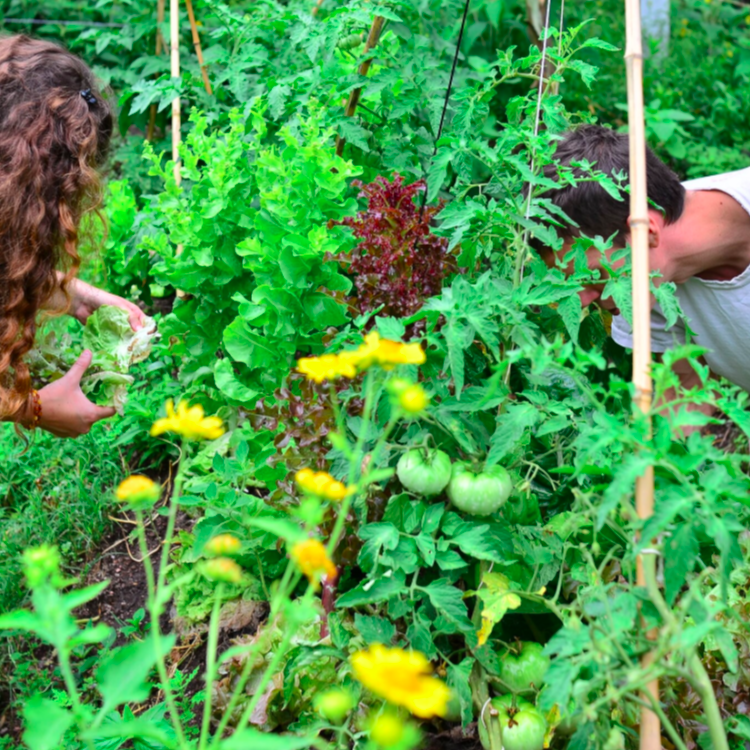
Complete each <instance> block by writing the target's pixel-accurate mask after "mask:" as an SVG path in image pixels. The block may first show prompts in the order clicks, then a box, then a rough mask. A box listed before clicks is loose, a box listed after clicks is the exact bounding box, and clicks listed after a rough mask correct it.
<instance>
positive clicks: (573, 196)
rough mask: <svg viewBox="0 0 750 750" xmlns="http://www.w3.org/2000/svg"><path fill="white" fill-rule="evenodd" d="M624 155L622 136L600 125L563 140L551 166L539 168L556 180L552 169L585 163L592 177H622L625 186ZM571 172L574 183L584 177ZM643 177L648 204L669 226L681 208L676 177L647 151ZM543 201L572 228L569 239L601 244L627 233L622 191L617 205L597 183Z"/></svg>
mask: <svg viewBox="0 0 750 750" xmlns="http://www.w3.org/2000/svg"><path fill="white" fill-rule="evenodd" d="M629 155H630V146H629V142H628V136H627V135H626V134H623V133H616V132H615V131H614V130H610V129H609V128H605V127H602V126H601V125H581V126H580V127H578V128H576V129H575V130H572V131H570V132H568V133H566V134H565V135H564V136H563V139H562V140H561V141H560V143H559V144H558V146H557V149H556V150H555V162H554V163H553V164H548V165H547V166H546V167H544V170H543V172H544V176H545V177H547V178H548V179H552V180H555V179H556V178H557V177H558V167H557V165H558V164H559V165H562V166H565V167H571V164H573V163H576V162H581V161H584V160H586V161H588V162H590V163H592V164H593V165H594V170H595V171H597V172H602V173H604V174H605V175H607V176H610V177H611V176H612V175H615V174H617V173H618V172H622V173H624V174H625V177H626V179H625V184H627V183H628V177H629V174H630V161H629ZM572 171H573V174H574V176H575V177H581V176H583V175H584V174H585V172H584V170H582V169H581V168H580V167H572ZM646 175H647V177H646V179H647V183H648V197H649V200H650V201H651V202H652V203H654V204H656V205H657V206H658V207H659V208H660V209H661V210H662V212H663V213H664V218H665V220H666V222H667V223H668V224H672V223H674V222H675V221H677V219H679V218H680V216H681V215H682V211H683V208H684V206H685V188H684V187H683V186H682V184H681V183H680V179H679V177H677V175H676V174H675V173H674V172H673V171H672V170H671V169H670V168H669V167H668V166H667V165H666V164H664V162H662V161H661V160H660V159H659V157H658V156H656V154H655V153H654V152H653V151H652V150H651V149H650V148H646ZM543 197H545V198H549V199H550V200H551V201H552V202H553V203H554V204H555V205H557V206H559V207H560V208H561V209H562V210H563V211H564V212H565V213H566V214H567V216H569V217H570V218H571V219H572V220H573V221H574V222H575V224H577V225H578V226H577V227H576V226H575V224H573V225H569V226H568V227H567V229H568V230H569V231H570V234H571V235H573V236H577V235H578V234H585V235H587V236H589V237H595V236H597V235H599V236H601V237H604V238H607V237H611V236H612V235H613V234H614V235H617V239H621V240H622V239H624V236H625V235H626V234H627V233H628V231H629V227H628V216H629V215H630V204H629V200H628V195H627V193H625V192H624V191H623V193H622V197H623V200H617V199H616V198H614V197H613V196H611V195H610V194H609V193H608V192H607V191H606V190H605V189H604V188H603V187H602V186H601V185H600V184H599V183H597V182H582V183H580V184H578V185H565V186H564V187H562V188H560V189H555V188H552V189H550V190H548V191H547V192H546V193H544V195H543Z"/></svg>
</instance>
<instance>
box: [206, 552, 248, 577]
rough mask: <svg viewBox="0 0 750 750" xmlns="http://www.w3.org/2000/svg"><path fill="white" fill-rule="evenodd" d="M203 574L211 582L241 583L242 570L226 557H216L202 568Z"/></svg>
mask: <svg viewBox="0 0 750 750" xmlns="http://www.w3.org/2000/svg"><path fill="white" fill-rule="evenodd" d="M203 573H204V574H205V576H206V578H208V579H209V580H211V581H222V582H224V583H241V582H242V568H241V567H240V566H239V565H237V563H236V562H235V561H234V560H230V559H229V558H228V557H216V558H214V559H213V560H209V561H208V562H207V563H206V565H205V566H204V568H203Z"/></svg>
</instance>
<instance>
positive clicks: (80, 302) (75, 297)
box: [70, 279, 145, 331]
mask: <svg viewBox="0 0 750 750" xmlns="http://www.w3.org/2000/svg"><path fill="white" fill-rule="evenodd" d="M70 293H71V296H72V301H71V306H70V314H71V315H72V316H73V317H74V318H75V319H76V320H78V321H80V322H81V323H83V324H84V325H85V324H86V321H87V320H88V319H89V315H91V314H92V313H93V312H94V311H95V310H98V309H99V308H100V307H101V306H102V305H114V307H120V308H122V309H123V310H125V312H126V313H127V314H128V320H129V321H130V327H131V328H132V329H133V330H134V331H137V330H138V329H139V328H143V325H144V318H145V316H144V314H143V311H142V310H141V308H140V307H138V305H135V304H133V303H132V302H128V300H126V299H123V298H122V297H118V296H117V295H116V294H110V293H109V292H105V291H104V290H103V289H97V288H96V287H95V286H91V284H87V283H86V282H85V281H81V280H80V279H73V280H72V281H71V282H70Z"/></svg>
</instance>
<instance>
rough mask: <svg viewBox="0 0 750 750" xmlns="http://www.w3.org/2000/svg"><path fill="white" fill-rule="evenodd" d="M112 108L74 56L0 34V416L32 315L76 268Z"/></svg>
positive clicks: (9, 407) (16, 400) (20, 377)
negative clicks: (58, 274) (80, 233)
mask: <svg viewBox="0 0 750 750" xmlns="http://www.w3.org/2000/svg"><path fill="white" fill-rule="evenodd" d="M112 126H113V121H112V112H111V110H110V107H109V105H108V104H107V102H106V100H104V99H103V97H102V95H101V94H100V92H99V91H98V90H97V86H96V81H95V80H94V76H93V74H92V72H91V71H90V70H89V68H88V67H87V66H86V65H85V64H84V63H83V61H82V60H80V59H79V58H77V57H76V56H75V55H72V54H71V53H70V52H68V51H67V50H64V49H63V48H62V47H58V46H57V45H55V44H52V43H50V42H45V41H41V40H36V39H30V38H29V37H26V36H22V35H18V36H11V37H0V418H2V417H8V416H12V415H14V414H15V413H16V412H17V411H18V409H20V408H21V407H22V405H23V403H24V400H26V399H27V398H28V394H29V391H30V388H31V380H30V374H29V369H28V367H27V366H26V364H25V363H24V361H23V357H24V355H25V354H26V353H27V352H28V351H29V349H30V348H31V347H32V346H33V343H34V337H35V334H36V315H37V312H38V311H39V309H40V307H41V306H42V305H43V304H44V302H45V301H46V300H47V299H48V298H49V297H50V295H51V294H52V293H53V291H54V290H55V289H56V288H57V286H58V283H57V277H56V269H61V270H65V271H67V275H66V277H65V283H64V284H63V291H65V286H66V284H67V281H68V280H70V279H71V278H72V277H73V276H74V275H75V274H76V272H77V271H78V267H79V265H80V258H79V256H78V230H79V225H80V222H81V218H82V217H83V214H84V213H86V212H87V211H91V210H95V209H96V207H97V206H98V205H99V202H100V198H101V190H100V180H99V175H98V173H97V167H98V166H100V165H101V163H102V162H103V160H104V159H105V157H106V153H107V148H108V146H109V141H110V136H111V133H112Z"/></svg>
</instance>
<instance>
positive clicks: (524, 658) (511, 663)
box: [500, 641, 550, 693]
mask: <svg viewBox="0 0 750 750" xmlns="http://www.w3.org/2000/svg"><path fill="white" fill-rule="evenodd" d="M543 650H544V647H543V646H542V645H540V644H539V643H533V642H532V641H523V642H522V643H521V651H520V653H514V652H513V651H511V650H510V649H507V648H506V649H503V651H501V652H500V679H501V680H502V681H503V682H504V683H505V684H506V685H507V686H508V687H509V688H510V689H511V690H512V691H513V692H514V693H520V692H523V691H525V690H530V689H531V688H535V689H536V690H539V689H540V688H541V687H542V682H543V680H544V675H545V673H546V671H547V669H548V668H549V661H550V660H549V657H548V656H544V654H543V653H542V651H543Z"/></svg>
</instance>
